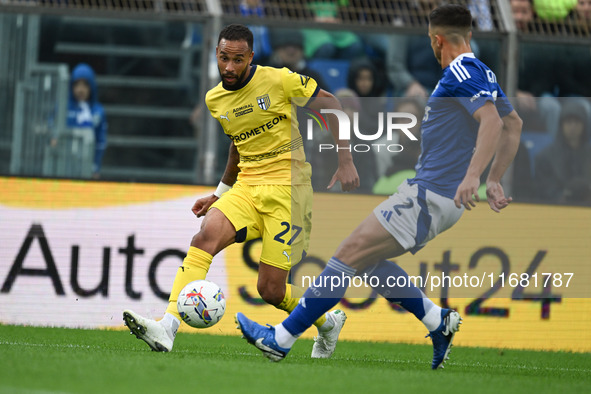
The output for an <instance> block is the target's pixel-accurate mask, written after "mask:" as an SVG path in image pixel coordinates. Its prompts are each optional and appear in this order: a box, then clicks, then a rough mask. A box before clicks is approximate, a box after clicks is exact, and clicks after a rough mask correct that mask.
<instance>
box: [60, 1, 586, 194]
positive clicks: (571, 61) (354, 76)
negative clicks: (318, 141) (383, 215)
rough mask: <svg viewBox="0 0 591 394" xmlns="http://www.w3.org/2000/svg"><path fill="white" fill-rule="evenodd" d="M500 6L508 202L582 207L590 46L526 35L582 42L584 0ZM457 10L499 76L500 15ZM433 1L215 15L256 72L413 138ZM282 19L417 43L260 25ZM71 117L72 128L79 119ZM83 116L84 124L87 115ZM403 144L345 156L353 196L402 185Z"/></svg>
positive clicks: (424, 87)
mask: <svg viewBox="0 0 591 394" xmlns="http://www.w3.org/2000/svg"><path fill="white" fill-rule="evenodd" d="M459 1H461V0H459ZM509 1H510V5H511V11H512V13H513V18H514V21H515V24H516V27H517V28H518V30H519V32H520V42H519V53H518V54H517V56H518V84H517V87H516V88H517V89H516V92H515V94H514V97H513V98H512V101H513V104H514V106H515V107H516V109H517V111H518V112H519V114H520V116H521V117H522V118H523V119H524V130H523V134H522V144H521V146H520V150H519V152H518V155H517V158H516V160H515V164H514V168H513V182H512V190H513V196H514V197H515V198H516V199H518V200H522V201H524V200H527V201H536V202H551V203H574V204H578V203H581V204H591V146H590V141H591V101H590V99H589V98H590V97H591V73H589V70H591V44H590V42H589V40H578V41H576V42H575V41H573V42H571V43H570V44H569V45H563V44H561V43H560V42H556V43H551V42H545V41H542V40H540V39H539V37H540V36H539V35H537V36H536V34H535V33H536V32H539V31H541V30H544V29H545V31H552V32H554V33H556V34H558V35H560V34H562V33H565V34H566V33H577V34H578V33H584V32H587V33H588V32H589V29H590V27H591V0H509ZM464 2H465V3H466V4H467V5H468V6H469V7H470V9H471V11H472V13H473V16H474V31H475V32H476V33H477V34H476V39H473V41H472V49H473V51H474V53H475V55H476V56H477V57H479V58H480V59H482V60H483V61H484V62H485V63H486V64H488V65H489V66H490V67H491V68H492V69H493V70H497V72H499V70H500V69H501V65H502V61H501V57H502V56H501V54H502V51H503V48H501V44H500V43H501V41H500V40H498V38H495V37H494V36H492V35H487V32H490V31H495V30H496V28H497V27H498V26H497V24H498V20H499V18H500V17H499V15H498V13H499V10H498V9H497V8H496V2H493V3H491V2H490V1H489V0H465V1H464ZM370 3H371V4H370ZM441 3H443V1H441V0H399V1H385V0H384V1H379V0H372V1H368V0H308V1H304V2H302V1H295V0H225V1H222V2H221V4H222V7H223V11H224V12H227V13H228V14H234V15H241V16H243V17H245V18H244V19H243V23H246V24H248V25H249V27H250V28H251V30H252V31H253V33H254V52H255V58H254V62H255V63H256V64H261V65H269V66H275V67H288V68H289V69H291V70H292V71H295V72H298V73H300V74H304V75H308V76H310V77H312V78H314V79H315V80H316V81H317V82H318V84H319V86H320V87H321V88H323V89H325V90H327V91H330V92H332V93H333V94H335V96H337V97H338V98H339V99H340V100H341V102H342V104H343V107H344V110H345V111H347V112H349V113H350V114H351V115H352V116H353V114H354V113H357V114H358V116H359V119H358V123H359V128H360V130H363V131H364V133H366V134H370V133H374V132H375V131H376V130H378V128H379V125H378V114H379V113H380V112H384V113H386V112H405V113H412V114H414V115H415V116H416V118H417V119H418V124H417V125H416V126H415V127H413V128H412V130H411V131H412V133H413V135H415V136H416V137H417V138H419V140H420V122H421V119H422V118H423V115H424V113H423V112H424V107H425V102H426V99H427V97H429V95H430V94H431V92H432V91H433V89H434V88H435V85H436V84H437V82H438V80H439V78H440V76H441V67H440V65H439V64H438V63H437V61H436V59H435V57H434V56H433V52H432V48H431V45H430V39H429V37H428V35H427V34H426V27H427V25H428V15H429V12H430V10H431V9H433V8H434V7H435V6H437V5H439V4H441ZM290 4H291V5H292V6H290ZM370 5H371V7H370ZM289 12H292V13H298V15H299V16H300V17H301V18H306V20H308V19H309V20H313V21H316V22H319V23H334V24H338V23H339V22H340V21H342V20H347V21H356V22H359V23H364V21H367V23H369V22H370V21H371V20H375V19H376V18H381V22H382V23H387V24H390V25H393V26H412V27H416V26H422V28H423V29H421V31H423V32H424V34H423V33H420V34H419V33H418V32H412V34H411V33H409V34H402V33H400V34H378V33H375V32H367V33H364V32H362V30H359V29H357V30H354V31H352V30H345V29H342V28H341V29H339V27H337V26H335V28H334V29H332V28H330V29H329V28H326V25H323V26H322V27H323V28H310V27H307V28H298V29H294V28H283V27H278V25H277V24H276V23H269V24H267V23H266V19H267V18H270V17H275V16H277V15H279V14H285V13H289ZM300 14H301V15H300ZM292 16H293V15H292ZM275 22H276V19H275ZM187 25H188V26H190V24H187ZM308 26H310V25H308ZM318 26H319V27H320V26H321V25H318ZM199 31H200V30H199V29H195V30H194V31H192V34H190V35H188V45H200V44H201V43H202V41H201V40H202V38H201V34H200V33H199ZM482 32H483V33H482ZM479 33H481V34H479ZM532 33H534V34H532ZM575 36H576V34H575ZM183 45H184V44H183ZM99 74H100V71H99ZM93 83H94V82H93ZM91 86H92V88H93V89H91V91H94V90H96V86H95V85H92V84H91ZM105 90H108V89H105ZM79 101H80V100H79ZM199 102H200V104H198V106H197V108H195V110H194V111H193V114H192V116H191V123H192V124H194V125H199V124H200V122H199V118H200V117H203V116H204V115H205V114H204V113H205V112H206V111H203V108H202V98H200V99H199ZM77 105H78V106H79V107H80V108H82V109H85V108H87V106H85V105H82V104H77ZM91 107H92V106H91ZM80 111H81V112H80ZM80 111H79V112H80V113H82V114H86V115H88V114H89V113H90V112H92V114H91V115H92V117H93V119H95V120H96V119H99V118H100V117H97V116H95V115H96V114H95V113H94V110H92V111H90V112H89V111H86V112H84V111H82V110H80ZM71 113H74V112H72V111H71ZM76 116H77V119H78V118H80V116H81V115H76ZM101 116H102V117H103V118H104V116H105V115H104V114H101ZM106 116H107V117H108V113H107V114H106ZM87 118H89V119H90V115H88V116H87ZM105 122H106V121H105ZM95 123H99V122H98V121H97V122H95ZM89 124H90V123H89ZM104 124H106V123H104ZM97 130H99V129H98V128H97ZM100 130H103V129H100ZM95 134H96V137H95V139H96V153H95V155H94V159H93V160H94V161H93V172H92V175H93V176H95V177H98V176H99V175H100V169H101V162H102V156H103V152H104V147H105V143H104V141H105V138H106V137H105V136H106V127H105V128H104V132H102V131H101V132H100V133H99V132H98V131H95ZM404 138H405V137H404V136H398V135H394V136H393V140H391V141H384V142H388V143H390V144H396V143H398V142H399V140H400V141H403V142H400V143H401V145H403V146H404V149H403V150H402V151H401V152H398V153H391V152H383V151H382V152H374V151H369V152H355V153H354V158H355V160H356V161H357V162H358V163H360V165H359V167H360V168H359V170H360V175H361V179H362V184H361V188H360V192H363V193H376V194H391V193H393V192H394V191H396V188H397V186H398V185H399V184H400V183H401V182H402V180H404V179H406V178H407V177H411V176H413V174H414V166H415V164H416V162H417V159H418V156H419V154H420V142H413V143H410V142H409V141H408V140H407V139H404ZM359 142H363V141H355V140H352V141H351V143H352V144H355V143H359ZM222 145H223V144H222ZM226 149H227V148H226V147H225V146H221V147H220V151H219V152H220V156H221V157H220V163H224V160H225V158H224V153H225V152H226ZM307 154H308V157H309V160H310V161H311V163H312V165H313V168H314V171H313V182H314V186H315V188H316V189H317V190H324V188H325V186H326V184H328V179H329V178H328V177H329V176H330V174H332V172H333V170H334V168H332V167H331V165H330V164H328V165H327V164H326V163H327V160H325V157H319V156H318V155H317V154H316V152H314V150H313V149H309V150H308V153H307ZM328 162H329V161H328ZM220 167H223V164H221V165H220Z"/></svg>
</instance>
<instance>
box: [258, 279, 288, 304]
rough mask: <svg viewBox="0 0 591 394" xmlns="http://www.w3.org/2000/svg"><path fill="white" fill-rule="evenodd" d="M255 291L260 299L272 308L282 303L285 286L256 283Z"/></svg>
mask: <svg viewBox="0 0 591 394" xmlns="http://www.w3.org/2000/svg"><path fill="white" fill-rule="evenodd" d="M257 290H258V292H259V295H260V296H261V298H262V299H263V300H264V301H265V302H266V303H267V304H271V305H273V306H277V305H279V304H281V303H282V302H283V298H284V297H285V285H284V286H283V287H282V286H279V285H277V284H275V283H268V282H267V283H260V282H259V283H257Z"/></svg>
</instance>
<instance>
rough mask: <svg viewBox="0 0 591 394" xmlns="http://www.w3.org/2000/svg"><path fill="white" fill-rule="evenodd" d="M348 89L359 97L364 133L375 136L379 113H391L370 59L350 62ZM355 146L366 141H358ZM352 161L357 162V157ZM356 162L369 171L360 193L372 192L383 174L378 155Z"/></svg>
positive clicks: (369, 153) (377, 73) (368, 154)
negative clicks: (388, 111)
mask: <svg viewBox="0 0 591 394" xmlns="http://www.w3.org/2000/svg"><path fill="white" fill-rule="evenodd" d="M431 56H433V55H431ZM347 86H348V87H349V89H351V90H352V91H354V92H355V94H356V95H357V96H358V97H359V103H360V110H359V115H358V116H359V123H358V124H359V130H360V131H361V132H362V133H363V134H374V133H376V132H377V131H378V129H379V113H380V112H387V110H388V98H387V97H385V91H386V83H385V81H384V78H383V76H382V74H381V73H380V72H379V71H378V69H377V68H376V67H375V66H374V64H373V63H372V62H371V61H369V60H368V59H359V60H357V61H354V62H352V63H351V67H350V68H349V74H348V75H347ZM382 137H383V138H386V135H385V133H384V134H382ZM352 143H353V141H352ZM355 143H366V142H364V141H357V142H355ZM375 143H386V141H385V140H384V141H383V140H377V141H375ZM392 143H396V142H392ZM353 158H354V159H355V157H353ZM357 160H359V161H358V162H359V163H361V165H362V166H363V167H366V168H364V169H369V171H367V178H366V179H367V181H365V180H362V182H363V184H362V185H361V187H360V190H362V191H367V192H370V191H371V188H372V187H373V184H374V183H375V182H376V180H377V179H378V178H379V177H380V176H381V175H382V173H381V172H380V171H379V168H378V167H377V162H376V153H375V152H373V151H371V152H368V153H367V154H363V156H362V157H359V158H358V159H357ZM360 177H361V175H360Z"/></svg>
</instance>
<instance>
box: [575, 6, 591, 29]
mask: <svg viewBox="0 0 591 394" xmlns="http://www.w3.org/2000/svg"><path fill="white" fill-rule="evenodd" d="M575 12H576V14H577V16H578V18H579V20H581V21H585V22H586V23H587V25H590V24H591V0H578V1H577V5H576V6H575Z"/></svg>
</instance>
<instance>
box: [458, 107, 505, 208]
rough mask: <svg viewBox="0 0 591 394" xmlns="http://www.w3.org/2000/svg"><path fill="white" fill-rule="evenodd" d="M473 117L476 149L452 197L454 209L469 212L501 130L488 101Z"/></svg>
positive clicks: (495, 112) (499, 121)
mask: <svg viewBox="0 0 591 394" xmlns="http://www.w3.org/2000/svg"><path fill="white" fill-rule="evenodd" d="M473 117H474V119H476V121H477V122H478V123H480V126H479V127H478V137H477V139H476V148H475V150H474V154H473V155H472V160H471V161H470V165H469V166H468V171H466V175H465V176H464V179H463V180H462V183H460V185H459V186H458V190H457V191H456V195H455V197H454V202H455V204H456V207H458V208H460V207H461V206H462V205H464V207H466V209H467V210H471V209H472V207H475V206H476V204H475V203H474V200H476V201H480V199H479V198H478V187H479V186H480V175H482V173H483V172H484V170H485V169H486V166H487V165H488V163H490V161H491V159H492V157H493V155H494V154H495V151H496V147H497V145H498V143H499V138H500V136H501V131H502V129H503V121H502V120H501V118H500V117H499V113H498V112H497V108H496V107H495V105H494V104H493V103H492V102H490V101H488V102H487V103H486V104H484V105H483V106H482V107H480V108H478V109H477V110H476V112H474V114H473Z"/></svg>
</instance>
